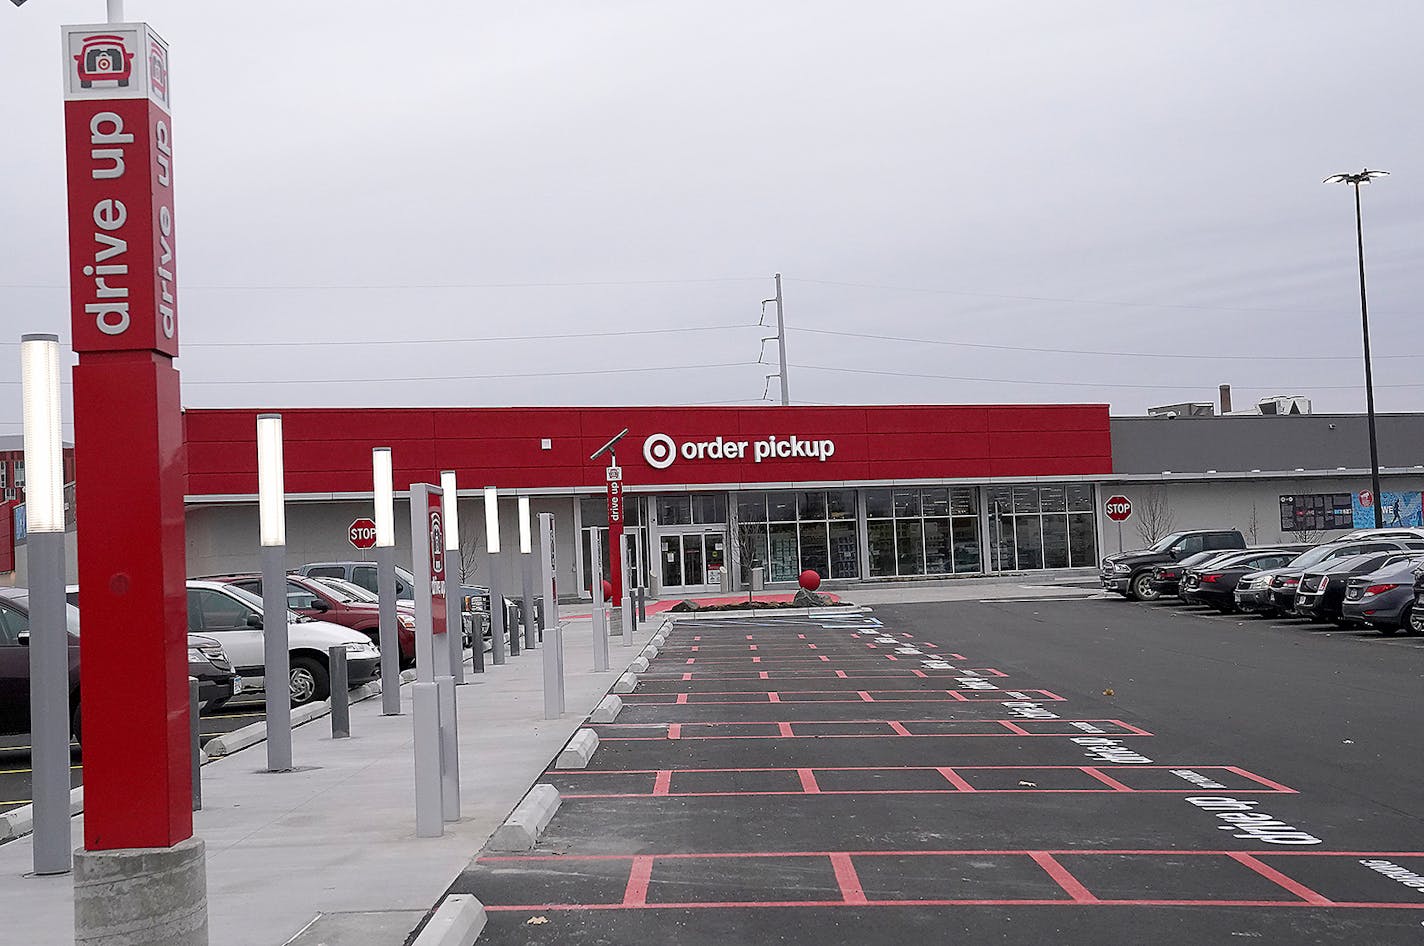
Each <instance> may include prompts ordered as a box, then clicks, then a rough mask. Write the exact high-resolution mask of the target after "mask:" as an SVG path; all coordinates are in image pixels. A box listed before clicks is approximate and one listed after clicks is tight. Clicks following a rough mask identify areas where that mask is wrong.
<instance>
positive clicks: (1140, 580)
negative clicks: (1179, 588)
mask: <svg viewBox="0 0 1424 946" xmlns="http://www.w3.org/2000/svg"><path fill="white" fill-rule="evenodd" d="M1127 596H1128V597H1129V598H1131V599H1132V600H1133V601H1156V600H1157V599H1158V598H1160V597H1162V593H1161V592H1160V591H1158V590H1157V589H1156V588H1153V587H1152V576H1151V575H1150V574H1148V573H1147V572H1139V573H1138V574H1136V575H1134V576H1133V579H1132V582H1131V583H1130V584H1129V585H1128V586H1127Z"/></svg>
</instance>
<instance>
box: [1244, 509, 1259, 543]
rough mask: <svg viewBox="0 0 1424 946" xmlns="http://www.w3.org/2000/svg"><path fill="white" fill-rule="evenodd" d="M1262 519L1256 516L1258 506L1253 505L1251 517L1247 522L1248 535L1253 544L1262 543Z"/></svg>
mask: <svg viewBox="0 0 1424 946" xmlns="http://www.w3.org/2000/svg"><path fill="white" fill-rule="evenodd" d="M1260 534H1261V519H1260V517H1259V516H1257V514H1256V504H1255V503H1252V504H1251V516H1250V518H1248V519H1247V520H1246V535H1247V536H1248V537H1249V538H1250V539H1251V544H1252V545H1255V544H1256V543H1257V542H1258V541H1260Z"/></svg>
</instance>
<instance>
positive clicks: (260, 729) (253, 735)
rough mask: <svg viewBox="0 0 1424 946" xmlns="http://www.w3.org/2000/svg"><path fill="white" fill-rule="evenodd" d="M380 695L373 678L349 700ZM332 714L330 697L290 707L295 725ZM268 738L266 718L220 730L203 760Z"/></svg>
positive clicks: (235, 750) (209, 744) (205, 747)
mask: <svg viewBox="0 0 1424 946" xmlns="http://www.w3.org/2000/svg"><path fill="white" fill-rule="evenodd" d="M406 673H411V671H408V670H407V671H403V672H402V673H401V679H402V680H404V679H405V675H406ZM380 695H381V681H380V680H372V681H371V682H370V683H363V684H362V685H361V686H358V687H356V688H355V689H353V690H352V691H351V695H350V698H349V699H350V702H352V703H360V702H361V701H363V700H369V699H371V698H372V697H376V696H380ZM330 715H331V700H322V701H321V702H320V703H308V704H307V705H306V706H298V707H297V708H296V709H294V710H292V726H293V727H297V726H301V725H303V724H305V723H309V722H311V721H312V720H315V719H321V718H322V717H323V716H330ZM266 739H267V721H266V720H263V721H262V722H260V723H253V724H252V725H250V726H243V727H242V728H241V729H234V730H233V731H232V732H227V733H223V734H222V735H221V736H214V737H213V738H212V739H209V740H208V744H207V745H206V746H204V747H203V755H204V758H203V760H202V761H203V762H204V763H206V762H207V761H208V760H210V759H220V758H222V757H223V756H226V755H232V754H233V753H234V752H237V751H238V750H239V749H246V748H248V747H249V746H255V745H257V743H259V742H265V741H266Z"/></svg>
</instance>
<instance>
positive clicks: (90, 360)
mask: <svg viewBox="0 0 1424 946" xmlns="http://www.w3.org/2000/svg"><path fill="white" fill-rule="evenodd" d="M61 39H62V57H63V67H64V76H65V79H64V131H65V153H66V159H65V163H66V168H67V173H68V184H69V188H68V189H69V286H70V290H69V295H70V337H71V338H72V339H73V342H74V351H75V352H76V353H77V354H78V355H79V365H78V367H76V368H75V369H74V441H75V461H76V465H77V478H78V480H79V481H80V482H82V483H83V484H84V485H83V486H82V487H81V488H80V489H79V491H78V494H77V503H78V508H77V510H76V514H77V517H78V518H79V520H80V521H82V522H83V523H84V528H83V530H81V531H80V532H79V534H78V537H77V545H78V559H79V587H80V593H79V594H80V608H81V610H82V611H83V612H84V661H83V663H82V665H81V668H80V676H81V688H82V691H83V693H84V847H85V849H86V850H88V851H107V850H116V849H122V848H168V847H172V846H174V845H177V844H178V843H180V842H182V841H184V840H186V839H187V838H189V837H191V836H192V833H193V815H192V792H191V782H192V778H191V769H190V766H189V762H190V751H189V748H188V662H187V646H186V645H187V621H186V620H185V617H184V615H185V612H186V601H187V599H186V594H185V590H184V577H185V575H186V571H187V569H186V562H185V560H184V554H185V549H184V545H185V541H184V530H183V490H184V464H183V456H184V451H183V418H182V414H181V409H182V399H181V397H180V394H179V387H178V372H177V370H176V369H175V368H174V366H173V359H174V358H175V357H177V355H178V278H177V271H178V270H177V258H176V253H177V230H176V227H175V224H174V216H173V133H172V128H171V119H170V114H169V95H170V92H171V89H170V86H169V77H168V46H167V44H166V43H164V41H163V40H162V39H161V38H160V37H159V36H158V34H157V33H155V32H154V31H153V30H152V29H150V28H149V27H148V26H147V25H146V24H143V23H106V24H100V25H95V26H65V27H62V28H61ZM116 471H121V472H122V475H116ZM136 680H142V681H144V683H143V685H142V686H138V687H135V686H134V683H133V682H134V681H136Z"/></svg>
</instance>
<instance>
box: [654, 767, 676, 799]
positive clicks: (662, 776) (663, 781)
mask: <svg viewBox="0 0 1424 946" xmlns="http://www.w3.org/2000/svg"><path fill="white" fill-rule="evenodd" d="M671 788H672V772H671V771H669V770H668V769H663V770H662V771H660V772H658V774H657V775H655V776H654V777H653V794H654V795H666V794H667V793H668V791H669V790H670V789H671Z"/></svg>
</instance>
